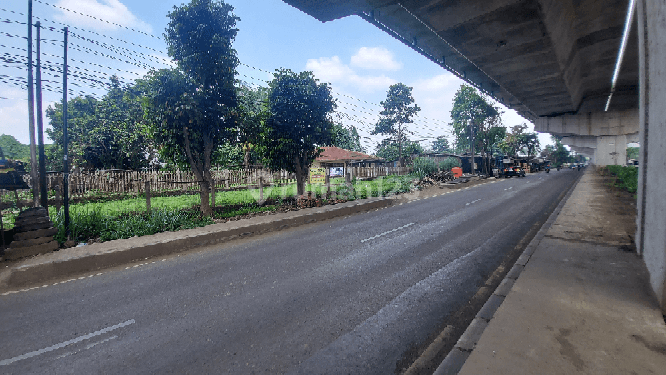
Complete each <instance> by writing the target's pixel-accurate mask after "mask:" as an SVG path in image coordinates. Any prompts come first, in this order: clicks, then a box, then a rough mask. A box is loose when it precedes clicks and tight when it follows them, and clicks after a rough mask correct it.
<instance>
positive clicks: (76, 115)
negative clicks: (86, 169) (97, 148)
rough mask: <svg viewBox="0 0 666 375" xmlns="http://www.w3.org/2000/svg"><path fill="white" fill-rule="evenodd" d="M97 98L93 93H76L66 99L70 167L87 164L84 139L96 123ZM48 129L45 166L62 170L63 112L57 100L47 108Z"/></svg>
mask: <svg viewBox="0 0 666 375" xmlns="http://www.w3.org/2000/svg"><path fill="white" fill-rule="evenodd" d="M97 102H98V100H97V99H95V98H94V97H92V96H85V97H83V96H78V97H75V98H73V99H70V100H68V101H67V132H68V139H69V142H68V151H69V152H68V155H67V157H68V160H69V166H70V168H76V167H81V166H85V165H86V160H85V153H86V152H85V148H86V143H85V140H87V139H88V133H89V131H90V129H92V128H93V127H94V126H95V123H96V113H97ZM46 117H47V118H48V119H49V124H50V125H51V126H50V128H46V134H47V136H48V137H49V139H51V140H52V141H53V146H52V147H50V148H49V150H48V152H46V158H47V162H48V167H47V168H48V169H51V170H56V171H62V168H63V163H62V159H63V144H64V143H63V115H62V102H56V103H54V105H53V106H49V107H48V108H47V109H46Z"/></svg>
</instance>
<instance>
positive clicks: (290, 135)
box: [262, 69, 336, 195]
mask: <svg viewBox="0 0 666 375" xmlns="http://www.w3.org/2000/svg"><path fill="white" fill-rule="evenodd" d="M273 76H274V78H273V80H272V81H271V82H270V84H269V86H270V94H269V96H268V103H269V107H270V116H269V118H268V121H267V122H266V127H265V131H264V134H263V137H262V138H263V145H262V148H263V154H264V156H265V158H266V160H265V161H266V164H267V165H268V166H269V168H271V169H273V170H280V169H284V170H287V171H289V172H292V173H296V180H297V190H298V194H299V195H303V194H304V192H305V181H306V179H307V176H308V170H309V168H310V165H311V164H312V162H313V161H314V160H315V159H316V158H317V156H318V155H319V154H320V152H321V149H320V146H325V145H327V144H330V142H331V136H332V131H331V130H332V127H333V122H332V120H331V114H332V112H333V111H334V110H335V108H336V104H335V100H334V99H333V97H332V95H331V88H330V87H329V86H328V85H327V84H325V83H319V81H318V80H317V79H315V77H314V75H313V74H312V72H308V71H306V72H301V73H295V72H293V71H291V70H289V69H277V70H276V71H275V73H273Z"/></svg>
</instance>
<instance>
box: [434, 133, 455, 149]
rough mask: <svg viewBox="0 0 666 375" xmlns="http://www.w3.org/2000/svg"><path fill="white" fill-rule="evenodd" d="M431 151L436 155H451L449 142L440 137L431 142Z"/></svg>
mask: <svg viewBox="0 0 666 375" xmlns="http://www.w3.org/2000/svg"><path fill="white" fill-rule="evenodd" d="M432 151H433V152H437V153H451V152H452V151H453V150H451V145H450V144H449V140H448V139H447V138H446V137H445V136H443V135H441V136H439V137H437V139H435V140H434V141H432Z"/></svg>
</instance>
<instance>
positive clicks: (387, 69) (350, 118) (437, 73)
mask: <svg viewBox="0 0 666 375" xmlns="http://www.w3.org/2000/svg"><path fill="white" fill-rule="evenodd" d="M225 2H226V3H228V4H231V5H232V6H233V7H234V8H235V9H234V14H235V15H236V16H238V17H240V21H239V22H238V24H237V27H238V29H239V32H238V36H237V38H236V40H235V42H234V44H233V46H234V48H235V49H236V51H237V53H238V57H239V60H240V62H241V64H242V65H240V66H239V68H238V73H239V75H238V76H237V78H239V79H241V80H243V81H246V82H247V83H249V84H251V85H254V86H256V85H261V86H266V85H267V83H266V81H269V80H271V79H272V76H271V73H270V72H272V71H274V70H275V69H278V68H289V69H291V70H293V71H296V72H301V71H304V70H310V71H313V72H314V74H315V77H316V78H318V79H319V80H320V81H322V82H327V83H330V84H331V87H332V91H333V94H334V96H335V97H336V99H337V100H338V109H337V112H339V113H341V114H340V115H339V117H338V118H339V120H340V121H342V122H343V123H345V124H347V125H354V126H356V127H357V129H358V130H359V133H360V135H361V141H362V146H364V147H365V148H366V151H368V152H373V151H374V148H375V146H376V144H377V142H378V141H379V140H381V138H382V137H381V136H379V135H375V136H371V135H370V132H371V131H372V129H373V128H374V124H375V123H376V122H377V120H378V118H379V112H380V111H381V106H380V102H381V101H382V100H384V99H386V93H387V91H388V88H389V86H390V85H392V84H395V83H398V82H402V83H404V84H406V85H407V86H409V87H413V96H414V99H415V102H416V104H418V106H419V107H421V111H420V112H419V114H418V116H417V117H416V118H415V120H414V123H413V124H410V125H408V129H409V130H410V131H412V132H413V133H414V134H413V135H412V136H410V139H412V140H420V141H421V144H422V145H423V146H424V147H426V148H427V147H429V146H430V145H431V142H432V140H434V138H436V137H438V136H442V135H443V136H446V137H448V138H449V140H450V141H451V140H453V137H452V133H451V127H450V125H449V123H450V121H451V119H450V116H449V115H450V111H451V108H452V103H453V97H454V95H455V93H456V91H457V90H458V89H459V87H460V85H461V84H463V83H464V82H463V81H462V80H460V79H459V78H457V77H455V76H454V75H452V74H451V73H449V72H447V71H446V70H444V69H443V68H441V67H440V66H438V65H436V64H435V63H433V62H431V61H429V60H427V59H426V58H425V57H423V56H421V55H419V54H418V53H417V52H415V51H414V50H412V49H411V48H409V47H407V46H405V45H404V44H402V43H401V42H399V41H397V40H396V39H394V38H392V37H391V36H389V35H388V34H386V33H384V32H383V31H381V30H379V29H378V28H376V27H375V26H373V25H371V24H369V23H367V22H366V21H364V20H362V19H361V18H359V17H357V16H351V17H346V18H343V19H340V20H335V21H331V22H326V23H322V22H320V21H317V20H316V19H314V18H312V17H310V16H308V15H307V14H305V13H303V12H301V11H299V10H298V9H296V8H293V7H291V6H290V5H288V4H286V3H284V2H283V1H282V0H225ZM181 4H183V1H181V0H176V1H172V0H167V1H156V2H153V1H138V0H33V23H34V22H36V21H40V22H41V24H42V26H43V27H48V28H50V29H42V36H41V38H42V39H43V40H44V42H43V43H42V46H41V49H42V57H41V58H42V62H43V66H44V68H43V71H42V75H43V80H44V81H45V82H44V85H45V86H44V87H45V90H46V91H44V94H43V107H44V111H45V110H46V108H47V107H48V106H49V105H53V103H54V102H56V101H60V100H62V94H61V93H60V92H61V90H62V78H61V75H60V73H58V72H54V71H51V70H48V68H53V69H55V70H58V69H60V68H61V67H62V61H63V37H64V33H63V31H62V28H63V27H64V26H68V27H69V33H70V34H69V36H68V51H67V53H68V64H69V66H70V68H69V69H70V73H71V75H70V79H69V81H68V88H69V89H70V90H73V94H74V95H82V94H92V95H94V96H96V97H98V98H101V97H102V96H103V95H104V93H105V92H106V90H105V89H104V88H103V87H102V86H100V85H99V84H95V83H94V81H91V79H92V80H101V81H104V82H108V78H109V77H110V76H111V75H112V74H116V75H118V76H119V77H120V78H121V79H122V80H123V81H124V82H126V83H129V82H131V81H132V80H133V79H136V78H141V77H142V76H143V75H144V74H145V73H146V72H148V71H149V69H151V68H157V69H159V68H165V67H168V66H169V65H170V64H171V61H170V59H169V57H168V56H167V52H166V44H165V43H164V40H163V38H162V35H163V33H164V30H165V28H166V26H167V23H168V18H167V14H168V12H169V11H170V10H172V9H173V7H174V6H179V5H181ZM27 10H28V0H9V1H7V0H5V1H3V2H2V4H1V5H0V20H2V22H1V23H0V35H2V41H1V42H0V58H1V60H0V134H9V135H12V136H14V137H16V138H17V139H18V140H19V141H20V142H21V143H24V144H27V143H29V139H30V138H29V126H28V101H27V97H28V94H27V89H26V75H27V71H26V69H25V63H26V60H25V59H26V55H27V51H26V49H27V40H26V36H27V26H26V22H27V13H28V11H27ZM33 33H34V32H33ZM34 37H35V36H34V34H33V38H34ZM33 48H35V47H33ZM91 82H92V86H91ZM46 85H48V87H47V86H46ZM58 91H60V92H58ZM68 98H69V99H71V98H72V95H71V94H70V95H69V97H68ZM500 108H501V110H502V111H504V113H503V115H502V119H503V124H504V126H507V127H510V126H514V125H519V124H521V123H528V125H529V127H530V130H533V125H532V124H529V122H528V121H527V120H525V119H524V118H522V117H520V116H519V115H518V114H516V113H515V111H513V110H510V109H507V108H505V107H503V106H501V105H500ZM44 124H45V126H48V119H47V118H44ZM44 139H45V142H46V143H51V140H50V139H48V137H47V135H46V134H45V135H44ZM540 141H541V144H542V147H543V146H545V145H546V144H550V143H552V142H551V141H550V136H549V135H548V134H542V135H540Z"/></svg>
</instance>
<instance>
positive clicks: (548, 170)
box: [546, 165, 550, 173]
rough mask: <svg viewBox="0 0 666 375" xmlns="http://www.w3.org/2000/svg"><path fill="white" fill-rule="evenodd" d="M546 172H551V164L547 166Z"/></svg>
mask: <svg viewBox="0 0 666 375" xmlns="http://www.w3.org/2000/svg"><path fill="white" fill-rule="evenodd" d="M546 173H550V165H548V166H546Z"/></svg>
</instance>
